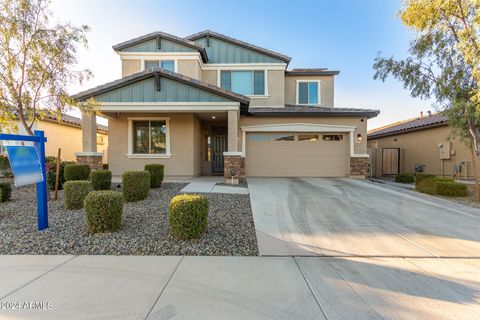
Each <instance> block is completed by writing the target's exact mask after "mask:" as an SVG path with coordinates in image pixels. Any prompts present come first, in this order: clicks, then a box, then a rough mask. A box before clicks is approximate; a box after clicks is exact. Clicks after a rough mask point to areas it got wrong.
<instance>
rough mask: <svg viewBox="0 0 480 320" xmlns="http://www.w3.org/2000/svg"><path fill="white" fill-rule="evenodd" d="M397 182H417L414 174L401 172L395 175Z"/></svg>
mask: <svg viewBox="0 0 480 320" xmlns="http://www.w3.org/2000/svg"><path fill="white" fill-rule="evenodd" d="M395 182H398V183H413V182H415V178H414V177H413V174H410V173H406V172H405V173H399V174H397V175H396V176H395Z"/></svg>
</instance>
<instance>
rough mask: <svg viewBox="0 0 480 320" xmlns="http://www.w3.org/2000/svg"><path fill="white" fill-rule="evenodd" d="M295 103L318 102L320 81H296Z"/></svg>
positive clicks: (312, 103)
mask: <svg viewBox="0 0 480 320" xmlns="http://www.w3.org/2000/svg"><path fill="white" fill-rule="evenodd" d="M297 104H311V105H316V104H320V81H318V80H313V81H312V80H299V81H297Z"/></svg>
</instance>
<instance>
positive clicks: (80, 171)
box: [64, 164, 90, 181]
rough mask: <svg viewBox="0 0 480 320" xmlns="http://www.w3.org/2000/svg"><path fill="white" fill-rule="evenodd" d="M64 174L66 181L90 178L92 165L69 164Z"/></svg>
mask: <svg viewBox="0 0 480 320" xmlns="http://www.w3.org/2000/svg"><path fill="white" fill-rule="evenodd" d="M64 175H65V180H66V181H74V180H88V178H89V177H90V166H89V165H88V164H67V165H66V166H65V173H64Z"/></svg>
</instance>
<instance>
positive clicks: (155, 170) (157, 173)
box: [145, 164, 165, 188]
mask: <svg viewBox="0 0 480 320" xmlns="http://www.w3.org/2000/svg"><path fill="white" fill-rule="evenodd" d="M164 169H165V166H164V165H163V164H147V165H145V170H146V171H148V172H150V174H151V177H150V187H152V188H159V187H161V186H162V181H163V172H164Z"/></svg>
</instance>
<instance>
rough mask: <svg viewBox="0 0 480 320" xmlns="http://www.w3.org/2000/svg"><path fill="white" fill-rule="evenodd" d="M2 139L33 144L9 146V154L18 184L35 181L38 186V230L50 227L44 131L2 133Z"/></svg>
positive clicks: (0, 137)
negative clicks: (30, 134)
mask: <svg viewBox="0 0 480 320" xmlns="http://www.w3.org/2000/svg"><path fill="white" fill-rule="evenodd" d="M0 140H9V141H27V142H33V143H34V144H35V146H34V147H32V146H7V147H6V149H7V155H8V159H9V161H10V167H11V169H12V173H13V176H14V181H15V185H16V186H23V185H27V184H33V183H35V184H36V186H37V209H38V230H44V229H46V228H48V202H47V201H48V197H47V195H48V189H47V174H46V160H45V142H47V138H45V136H44V133H43V131H35V132H34V136H21V135H15V134H0Z"/></svg>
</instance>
